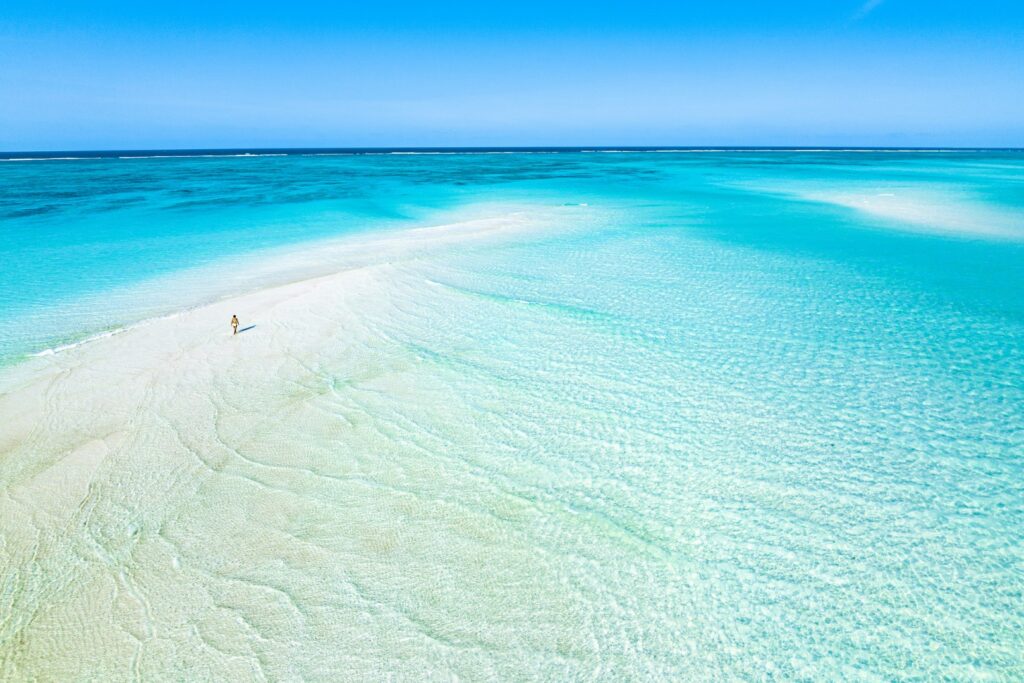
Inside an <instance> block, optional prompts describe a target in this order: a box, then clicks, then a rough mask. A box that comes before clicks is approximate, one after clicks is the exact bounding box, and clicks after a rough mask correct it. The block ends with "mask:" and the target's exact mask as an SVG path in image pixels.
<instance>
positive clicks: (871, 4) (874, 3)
mask: <svg viewBox="0 0 1024 683" xmlns="http://www.w3.org/2000/svg"><path fill="white" fill-rule="evenodd" d="M883 2H885V0H866V1H865V2H864V4H863V5H861V6H860V8H859V9H858V10H857V11H856V13H854V15H853V16H852V17H851V18H850V20H851V21H860V20H861V19H863V18H864V17H866V16H867V15H869V14H871V12H873V11H874V10H875V8H876V7H878V6H879V5H881V4H882V3H883Z"/></svg>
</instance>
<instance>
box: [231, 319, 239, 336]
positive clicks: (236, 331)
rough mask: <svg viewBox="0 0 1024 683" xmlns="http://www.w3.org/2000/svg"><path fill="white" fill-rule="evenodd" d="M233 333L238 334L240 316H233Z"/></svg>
mask: <svg viewBox="0 0 1024 683" xmlns="http://www.w3.org/2000/svg"><path fill="white" fill-rule="evenodd" d="M231 334H238V316H237V315H232V316H231Z"/></svg>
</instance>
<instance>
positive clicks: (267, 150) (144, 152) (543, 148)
mask: <svg viewBox="0 0 1024 683" xmlns="http://www.w3.org/2000/svg"><path fill="white" fill-rule="evenodd" d="M659 150H665V151H710V152H715V151H722V152H737V151H748V150H749V151H766V152H767V151H791V152H800V151H836V152H840V151H907V152H915V151H922V152H1021V151H1024V147H978V146H956V145H953V146H917V145H878V146H875V145H494V146H491V145H469V146H401V147H388V146H359V147H280V146H278V147H168V148H159V147H146V148H144V147H137V148H108V149H74V150H73V149H49V150H0V159H3V160H7V161H11V160H16V159H22V158H23V159H26V160H28V159H39V160H44V159H53V160H59V159H61V158H63V159H90V158H110V157H118V156H126V157H139V156H157V155H161V156H168V157H174V156H187V155H197V154H206V155H210V156H224V155H229V154H236V155H238V154H247V153H248V154H252V155H254V156H258V155H268V154H278V155H293V154H294V155H299V154H325V153H334V154H353V155H357V154H372V153H394V152H426V153H429V152H448V153H456V154H457V153H460V152H462V153H467V152H469V153H471V152H549V153H558V152H588V151H595V152H603V151H622V152H632V151H636V152H649V151H659ZM58 155H65V156H63V157H61V156H58Z"/></svg>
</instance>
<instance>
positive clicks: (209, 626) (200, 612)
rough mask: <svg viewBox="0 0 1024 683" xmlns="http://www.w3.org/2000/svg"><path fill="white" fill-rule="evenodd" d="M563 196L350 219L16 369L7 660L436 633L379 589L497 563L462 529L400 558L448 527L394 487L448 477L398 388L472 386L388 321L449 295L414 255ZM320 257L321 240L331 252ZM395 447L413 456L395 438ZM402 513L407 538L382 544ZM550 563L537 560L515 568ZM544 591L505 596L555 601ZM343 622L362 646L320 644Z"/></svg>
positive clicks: (2, 471)
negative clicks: (330, 238)
mask: <svg viewBox="0 0 1024 683" xmlns="http://www.w3.org/2000/svg"><path fill="white" fill-rule="evenodd" d="M559 211H562V212H563V213H564V212H565V211H566V210H552V212H549V213H548V214H546V215H545V214H544V213H543V212H539V213H538V212H534V213H532V214H530V215H527V214H526V213H522V212H520V213H512V214H506V215H501V216H499V217H496V218H490V219H480V220H473V221H468V222H465V223H460V224H456V225H448V226H440V227H434V228H424V229H419V230H412V231H405V232H402V233H396V234H393V235H388V236H385V237H380V238H377V239H365V238H364V239H359V240H348V241H342V242H339V243H337V244H334V245H330V246H327V247H324V248H329V249H333V250H334V252H333V255H332V256H331V258H334V259H335V261H336V262H337V263H344V264H345V268H346V269H345V270H343V271H341V272H337V273H335V274H331V275H326V276H321V277H317V278H314V279H305V280H301V281H297V282H293V283H291V284H286V285H280V286H276V287H272V288H268V289H263V290H260V291H256V292H253V293H250V294H246V295H243V296H237V297H234V298H230V299H226V300H223V301H220V302H218V303H215V304H211V305H207V306H204V307H201V308H197V309H194V310H188V311H185V312H182V313H180V314H178V315H175V316H171V317H164V318H159V319H154V320H150V321H147V322H145V323H141V324H139V325H136V326H134V327H131V328H129V329H127V330H125V331H123V332H121V333H119V334H115V335H111V336H107V337H105V338H102V339H98V340H95V341H92V342H87V343H83V344H80V345H78V346H75V347H73V348H68V349H65V350H63V351H60V352H57V353H54V354H52V355H46V356H42V357H38V358H35V359H32V360H30V361H28V362H26V363H24V364H22V365H20V366H18V367H15V368H13V369H10V370H8V371H7V372H6V373H5V374H4V376H3V378H2V383H0V416H2V419H0V615H2V617H0V678H2V679H4V680H14V679H36V678H38V679H41V680H86V679H88V680H128V679H131V678H134V677H136V676H141V677H143V678H147V677H149V678H150V679H152V678H153V677H156V678H160V679H167V678H175V679H176V678H183V679H188V680H211V679H212V680H249V679H255V680H259V679H278V680H281V679H296V678H306V677H314V678H323V679H330V678H332V677H334V678H336V677H338V676H343V675H344V676H350V675H357V676H358V675H362V676H369V677H372V676H373V671H372V668H370V669H368V668H367V667H372V666H373V662H375V661H380V659H381V658H382V657H384V654H383V653H387V654H388V656H392V657H393V656H396V653H397V656H401V653H403V652H408V653H415V654H416V656H420V657H422V656H425V653H427V652H429V649H425V648H424V647H423V643H422V642H419V640H418V639H420V638H428V640H429V636H424V635H422V634H423V632H424V631H429V628H430V627H429V625H420V626H418V627H417V628H416V629H413V631H412V633H413V635H412V636H410V631H409V629H408V628H405V627H404V626H403V624H405V623H407V622H408V619H409V618H411V617H409V616H403V609H404V608H400V607H393V606H391V607H388V606H386V605H387V604H389V601H393V600H395V599H398V601H399V603H400V602H401V598H396V596H401V595H402V594H401V587H402V584H403V582H405V581H427V582H428V584H429V582H430V581H435V582H436V581H440V580H441V577H439V576H432V574H431V572H438V571H445V566H446V565H449V564H450V565H452V566H465V567H474V566H479V567H480V568H481V575H480V576H478V577H474V576H462V577H460V583H461V584H462V585H466V586H467V591H468V592H469V593H472V592H473V591H474V590H475V591H478V592H479V593H480V594H481V595H484V594H486V593H487V591H494V590H497V589H496V588H494V585H495V583H494V581H493V575H492V574H493V572H494V571H495V570H494V569H493V568H491V569H487V571H486V576H485V573H484V570H485V568H487V564H488V563H487V562H486V561H484V560H483V559H482V558H475V557H474V556H473V554H474V553H476V552H478V550H475V549H474V548H475V546H473V545H468V544H465V543H462V544H461V545H460V544H459V543H458V542H449V543H448V546H449V547H448V550H447V552H448V553H451V554H453V555H454V557H453V558H452V560H451V562H450V563H430V564H428V565H426V566H422V567H420V568H418V569H416V570H415V571H414V572H412V573H413V574H414V576H413V575H410V576H404V575H401V574H396V573H395V567H396V566H399V565H400V564H401V563H403V562H405V563H410V562H414V561H416V559H417V558H419V560H420V561H422V559H423V558H430V557H433V556H434V550H433V544H435V543H437V542H438V537H437V534H438V532H437V529H436V528H432V529H433V530H432V531H431V532H430V533H420V532H417V529H416V526H415V525H416V523H417V522H415V521H410V522H408V524H405V525H402V526H401V527H399V526H391V525H394V524H397V520H400V519H403V518H405V517H407V516H411V518H412V519H413V520H416V519H418V520H423V519H425V518H427V517H429V516H430V515H431V514H433V513H432V512H430V511H431V510H434V509H435V508H436V503H435V504H432V507H426V508H424V510H425V511H424V512H422V513H420V514H413V511H414V509H418V507H419V506H421V505H423V503H421V502H420V501H419V499H418V498H417V497H414V496H412V495H410V494H404V493H403V491H404V490H406V488H407V487H411V486H412V484H411V483H410V482H413V481H415V482H419V485H420V486H421V487H422V484H423V482H431V481H433V480H435V479H436V480H438V483H437V484H436V485H437V486H439V487H442V488H441V489H440V490H443V486H449V485H450V482H449V483H448V484H445V483H444V480H445V477H443V476H440V475H438V473H437V471H435V469H434V468H436V467H438V464H437V463H436V462H430V461H429V460H427V459H422V458H419V459H417V458H418V455H417V454H419V455H422V452H423V446H422V444H416V443H411V442H410V441H409V439H408V438H407V437H405V436H403V432H402V430H403V429H404V427H403V425H402V422H401V419H405V418H401V416H400V415H398V413H397V409H398V407H400V406H402V405H417V406H433V404H434V403H435V402H436V404H437V405H436V409H437V410H446V411H449V412H450V413H451V414H452V415H454V416H455V418H454V419H455V420H458V419H459V418H458V413H459V406H458V396H457V395H442V394H440V393H435V392H442V391H444V390H445V388H444V387H436V386H433V385H431V380H430V378H429V377H417V378H415V379H410V376H411V375H410V373H412V372H413V370H414V369H415V368H414V365H415V360H414V359H413V358H411V357H410V355H409V354H408V353H404V352H403V349H402V348H401V345H400V344H399V343H397V342H396V341H395V340H394V339H392V338H391V337H390V336H389V333H388V325H387V324H385V323H386V321H387V320H388V319H389V316H391V315H392V313H393V312H395V311H399V310H400V311H402V312H403V313H404V314H407V315H409V314H412V315H417V314H418V312H417V308H416V307H417V306H418V304H417V302H418V301H424V302H427V303H426V306H427V307H428V308H429V311H428V312H425V313H424V315H427V314H428V313H429V315H432V316H439V315H443V312H444V309H443V306H444V302H443V301H441V300H440V299H439V298H438V297H439V296H440V295H441V293H440V292H431V291H430V290H429V287H430V285H429V282H427V281H425V280H424V279H423V278H422V277H419V276H417V275H416V272H415V271H416V266H417V263H418V262H419V261H420V260H422V259H429V258H431V257H432V256H433V257H436V256H437V255H438V254H440V253H443V250H449V249H469V248H473V247H474V246H476V245H479V244H483V243H485V242H487V241H493V240H496V239H503V238H508V237H512V236H521V235H522V234H523V233H525V232H528V231H531V230H538V229H542V228H548V227H550V226H551V224H552V222H557V220H558V216H559ZM323 257H324V254H323V253H320V254H319V255H318V257H317V259H313V261H316V262H317V263H320V264H321V265H320V266H318V267H320V268H323V267H324V266H323V263H324V258H323ZM300 260H301V259H300V258H299V256H298V255H297V256H296V263H297V264H298V263H300ZM425 288H426V289H425ZM232 314H237V315H238V317H239V318H240V320H241V327H242V328H243V329H244V331H243V332H242V333H241V334H239V335H237V336H232V335H231V330H230V327H229V324H228V323H229V320H230V318H231V315H232ZM323 368H330V372H322V371H321V370H322V369H323ZM339 382H340V383H341V384H339ZM325 406H326V407H325ZM327 408H329V409H327ZM431 409H434V407H431ZM381 416H383V417H381ZM378 417H380V419H377V418H378ZM382 425H384V426H382ZM385 429H390V430H392V431H390V432H389V431H382V430H385ZM403 449H406V450H409V452H410V453H411V454H412V457H411V459H410V458H407V457H405V456H402V457H398V456H397V455H395V454H396V453H398V452H399V451H403ZM389 454H390V455H391V456H394V457H393V458H389ZM420 459H422V460H423V462H419V460H420ZM439 495H440V494H439ZM446 515H447V516H448V518H452V515H453V513H452V512H451V511H450V510H449V511H448V512H447V513H446ZM454 519H455V520H456V521H457V520H458V519H459V514H458V513H457V511H456V514H455V515H454ZM464 521H465V523H466V524H467V525H468V526H469V528H472V527H473V524H475V522H473V521H472V520H470V519H467V520H464ZM424 523H425V522H424ZM444 524H445V525H447V524H448V522H447V521H446V522H444ZM382 525H383V527H382ZM471 533H473V534H480V533H486V530H484V529H478V530H475V531H472V532H471ZM399 536H402V537H403V542H402V543H401V544H400V546H401V549H402V550H401V552H403V553H408V554H409V555H408V559H405V560H403V559H402V558H401V557H396V556H394V555H393V553H394V552H396V551H395V550H394V549H395V548H396V547H398V546H396V542H397V541H396V539H397V538H398V537H399ZM509 551H510V554H511V557H515V553H516V549H515V547H514V544H513V546H512V547H510V548H509ZM459 553H462V554H464V555H465V556H464V557H459V556H458V555H459ZM389 554H391V556H390V557H389V556H388V555H389ZM526 559H527V558H525V557H524V558H523V562H522V566H524V567H526V566H528V565H529V563H528V562H527V561H526ZM396 563H397V564H396ZM411 571H412V570H411ZM498 571H499V573H500V572H502V571H504V572H513V573H514V572H516V571H517V570H516V569H514V568H509V569H505V570H498ZM543 575H544V572H543V570H542V569H538V567H536V566H533V567H532V569H530V571H529V573H526V571H525V570H523V574H522V575H521V576H519V575H517V576H515V577H510V578H509V585H523V582H530V581H535V580H537V578H536V577H542V576H543ZM474 581H479V586H474V585H473V582H474ZM467 582H468V583H467ZM442 583H444V582H443V581H442ZM498 585H500V582H499V584H498ZM488 586H490V587H488ZM378 590H383V591H384V593H380V594H378V593H377V591H378ZM409 595H410V596H411V595H415V593H409ZM346 596H347V597H346ZM409 599H418V598H409ZM538 599H539V598H538ZM550 600H552V598H551V597H550V596H549V597H548V598H547V601H546V602H545V603H544V604H522V605H521V606H519V607H516V609H519V608H521V609H523V610H534V611H535V612H540V611H543V609H546V608H550V607H551V606H552V604H554V605H556V606H557V598H555V599H554V600H555V602H554V603H551V602H550ZM526 602H527V603H529V602H530V601H526ZM374 604H379V605H380V606H379V608H374V607H368V606H369V605H374ZM545 605H546V606H545ZM463 608H464V609H471V608H472V607H471V606H470V605H466V606H464V607H463ZM409 609H414V608H413V607H412V606H410V607H409ZM458 609H460V607H459V606H457V605H456V606H449V607H447V608H446V612H448V613H450V612H451V611H452V610H458ZM456 621H457V620H456ZM512 623H514V622H512ZM541 630H543V628H542V627H541ZM415 634H419V635H415ZM504 637H510V638H518V639H519V640H520V641H521V640H522V639H523V638H526V639H530V638H533V637H538V638H540V637H541V634H540V633H538V634H537V635H536V636H534V635H531V634H522V635H515V634H508V635H506V636H504ZM342 641H345V642H347V643H348V644H349V646H350V647H349V648H344V649H341V650H336V649H333V648H327V650H325V649H324V643H328V642H342ZM442 654H443V653H439V654H438V656H442ZM410 656H412V654H410Z"/></svg>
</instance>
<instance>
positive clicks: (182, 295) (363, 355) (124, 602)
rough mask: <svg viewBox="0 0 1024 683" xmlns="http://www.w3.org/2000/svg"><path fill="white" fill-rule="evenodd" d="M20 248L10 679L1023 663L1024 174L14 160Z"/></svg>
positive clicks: (8, 484)
mask: <svg viewBox="0 0 1024 683" xmlns="http://www.w3.org/2000/svg"><path fill="white" fill-rule="evenodd" d="M420 228H430V229H428V230H422V229H420ZM0 258H2V260H3V264H4V265H3V268H2V269H0V364H3V365H6V369H5V370H4V371H3V373H2V374H0V494H2V495H0V563H2V566H0V678H4V679H10V680H22V679H23V680H32V679H40V680H130V679H135V678H142V679H147V680H178V679H181V680H231V679H233V680H242V679H256V680H260V679H265V680H300V679H305V680H386V679H387V678H388V677H389V676H390V677H392V678H394V679H397V680H415V681H419V680H450V679H452V678H453V677H458V678H460V679H463V680H486V679H495V680H538V679H542V680H553V681H562V680H614V681H618V680H737V679H743V680H759V679H763V678H768V679H780V680H802V679H806V680H811V679H813V680H844V679H845V680H896V679H914V680H936V679H942V678H947V679H950V680H1020V679H1021V678H1024V297H1022V296H1021V293H1022V292H1024V155H1022V154H1020V153H1014V152H947V153H937V152H936V153H909V152H908V153H892V152H828V151H822V152H782V151H744V152H737V151H732V152H685V151H675V152H672V153H657V152H648V153H616V154H611V153H597V152H595V153H559V154H554V153H548V154H467V155H384V154H381V155H335V156H300V155H286V156H273V157H230V158H218V157H190V158H170V159H168V158H153V159H82V160H60V161H26V162H5V161H0ZM339 272H340V274H337V275H336V274H335V273H339ZM310 277H316V278H317V279H316V280H313V281H308V282H307V281H304V280H306V279H307V278H310ZM259 290H262V291H259ZM254 292H255V293H254ZM238 295H244V296H241V297H239V298H231V299H227V300H225V299H224V297H235V296H238ZM195 307H198V308H195ZM190 308H191V309H192V310H187V311H186V310H185V309H190ZM182 311H185V312H182ZM231 313H238V314H239V315H240V317H242V319H243V326H248V325H254V327H252V328H251V329H249V330H247V331H246V332H244V333H243V334H242V335H239V336H238V337H237V338H232V337H231V336H230V331H229V330H228V328H227V319H228V318H229V317H230V315H231ZM172 314H177V316H176V317H167V316H171V315H172ZM151 318H156V319H153V320H148V321H147V319H151ZM124 328H127V329H126V330H125V331H121V332H119V333H117V334H112V335H110V336H106V337H102V338H99V339H95V340H94V341H88V342H86V343H80V342H82V341H83V340H88V339H90V338H93V337H97V336H99V335H104V334H110V333H111V332H118V331H119V330H122V329H124ZM69 345H70V348H63V347H68V346H69ZM54 349H58V350H56V351H54ZM39 354H42V355H39Z"/></svg>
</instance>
